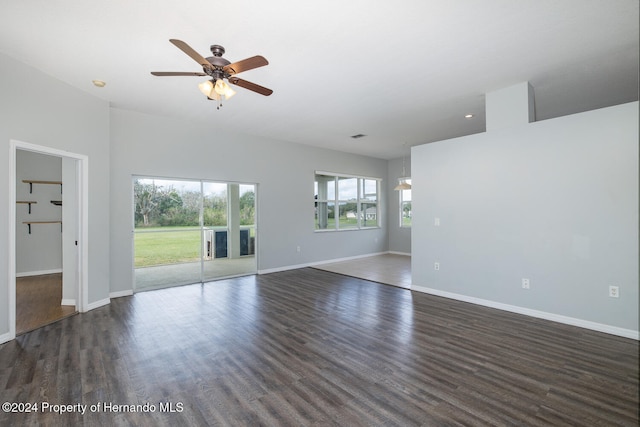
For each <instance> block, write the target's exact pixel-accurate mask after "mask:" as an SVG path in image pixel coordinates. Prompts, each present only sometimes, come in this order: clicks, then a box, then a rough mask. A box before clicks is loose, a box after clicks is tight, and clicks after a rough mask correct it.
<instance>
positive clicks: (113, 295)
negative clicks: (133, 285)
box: [109, 290, 133, 298]
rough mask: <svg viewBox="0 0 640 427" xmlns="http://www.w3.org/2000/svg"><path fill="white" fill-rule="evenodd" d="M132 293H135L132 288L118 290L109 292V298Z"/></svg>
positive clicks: (127, 295) (128, 295) (126, 295)
mask: <svg viewBox="0 0 640 427" xmlns="http://www.w3.org/2000/svg"><path fill="white" fill-rule="evenodd" d="M131 295H133V291H132V290H128V291H118V292H111V293H109V298H120V297H130V296H131Z"/></svg>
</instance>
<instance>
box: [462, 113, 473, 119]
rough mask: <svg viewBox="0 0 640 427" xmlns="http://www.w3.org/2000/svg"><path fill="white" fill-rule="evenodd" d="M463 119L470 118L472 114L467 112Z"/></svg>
mask: <svg viewBox="0 0 640 427" xmlns="http://www.w3.org/2000/svg"><path fill="white" fill-rule="evenodd" d="M464 118H465V119H472V118H473V114H467V115H466V116H464Z"/></svg>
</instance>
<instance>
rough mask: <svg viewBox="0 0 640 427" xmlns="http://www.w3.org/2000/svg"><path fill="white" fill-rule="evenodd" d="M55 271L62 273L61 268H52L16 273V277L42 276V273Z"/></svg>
mask: <svg viewBox="0 0 640 427" xmlns="http://www.w3.org/2000/svg"><path fill="white" fill-rule="evenodd" d="M56 273H62V269H61V268H54V269H53V270H41V271H25V272H24V273H16V277H30V276H42V275H44V274H56Z"/></svg>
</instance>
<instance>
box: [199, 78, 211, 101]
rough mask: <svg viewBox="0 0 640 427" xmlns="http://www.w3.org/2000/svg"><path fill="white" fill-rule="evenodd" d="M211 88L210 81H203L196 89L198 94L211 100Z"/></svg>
mask: <svg viewBox="0 0 640 427" xmlns="http://www.w3.org/2000/svg"><path fill="white" fill-rule="evenodd" d="M213 88H214V87H213V81H212V80H207V81H204V82H202V83H200V84H199V85H198V89H200V92H202V93H203V95H204V96H206V97H208V98H211V93H212V92H214V90H213Z"/></svg>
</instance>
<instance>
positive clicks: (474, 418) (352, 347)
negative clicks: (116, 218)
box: [0, 268, 638, 426]
mask: <svg viewBox="0 0 640 427" xmlns="http://www.w3.org/2000/svg"><path fill="white" fill-rule="evenodd" d="M0 402H23V403H38V404H41V402H46V403H48V404H50V405H53V404H66V405H74V404H85V405H89V406H88V407H87V408H86V413H85V414H84V415H82V414H79V413H77V412H76V413H66V414H62V415H59V414H56V413H52V412H46V411H45V412H43V411H42V407H40V408H39V412H38V413H26V414H18V413H6V412H0V424H1V425H52V426H56V425H60V426H68V425H77V424H84V425H91V426H97V425H105V426H111V425H148V426H157V425H166V426H177V425H240V426H246V425H264V426H278V425H287V426H289V425H291V426H305V425H318V426H319V425H336V426H359V425H370V426H371V425H373V426H378V425H385V426H390V425H398V426H412V425H425V426H440V425H473V426H475V425H491V426H494V425H526V426H536V425H554V426H555V425H572V426H580V425H583V426H596V425H627V426H637V425H638V342H637V341H634V340H630V339H625V338H620V337H616V336H612V335H607V334H603V333H598V332H594V331H589V330H585V329H580V328H576V327H572V326H567V325H562V324H557V323H553V322H549V321H545V320H540V319H535V318H529V317H525V316H521V315H516V314H513V313H507V312H503V311H499V310H494V309H490V308H486V307H480V306H475V305H471V304H466V303H462V302H457V301H452V300H448V299H444V298H439V297H434V296H430V295H426V294H421V293H416V292H411V291H409V290H406V289H401V288H397V287H392V286H387V285H382V284H377V283H372V282H367V281H365V280H362V279H356V278H351V277H346V276H341V275H338V274H335V273H331V272H326V271H320V270H316V269H311V268H305V269H300V270H293V271H286V272H281V273H273V274H267V275H261V276H247V277H243V278H236V279H230V280H222V281H218V282H213V283H208V284H204V285H189V286H183V287H177V288H170V289H163V290H159V291H151V292H143V293H138V294H135V295H134V296H132V297H123V298H117V299H114V300H112V302H111V304H110V305H108V306H104V307H101V308H98V309H96V310H93V311H90V312H88V313H83V314H79V315H77V316H72V317H68V318H66V319H63V320H61V321H59V322H56V323H53V324H51V325H48V326H46V327H44V328H40V329H37V330H34V331H32V332H29V333H26V334H24V335H22V336H20V337H18V338H16V340H14V341H11V342H8V343H5V344H3V345H1V346H0ZM145 403H149V404H150V405H153V406H151V407H152V408H154V409H155V412H143V413H134V412H131V410H132V409H139V410H144V407H137V408H136V407H128V408H127V407H122V406H120V407H117V409H119V410H120V411H119V412H113V411H106V410H105V406H108V405H111V409H114V406H113V405H136V404H138V405H143V404H145ZM169 404H170V405H172V406H171V408H172V409H173V410H174V411H175V412H168V411H167V409H168V406H167V405H169ZM90 405H100V407H99V410H98V407H97V406H95V407H94V408H93V409H94V412H91V406H90ZM45 409H46V408H45ZM69 409H71V408H69Z"/></svg>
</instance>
